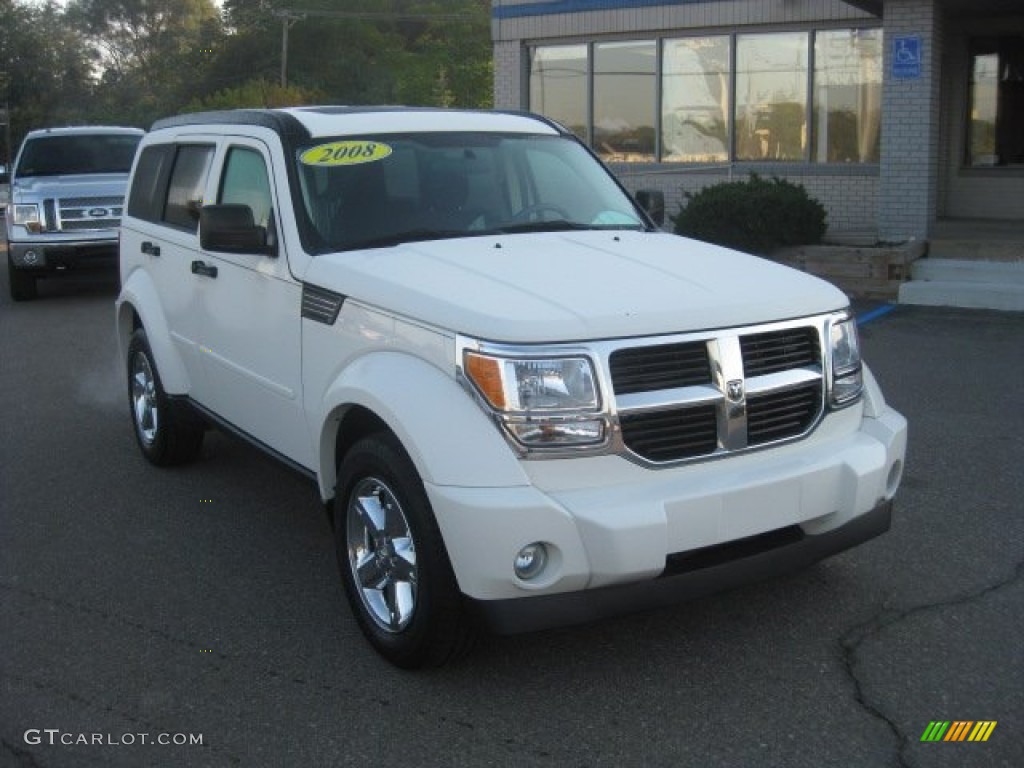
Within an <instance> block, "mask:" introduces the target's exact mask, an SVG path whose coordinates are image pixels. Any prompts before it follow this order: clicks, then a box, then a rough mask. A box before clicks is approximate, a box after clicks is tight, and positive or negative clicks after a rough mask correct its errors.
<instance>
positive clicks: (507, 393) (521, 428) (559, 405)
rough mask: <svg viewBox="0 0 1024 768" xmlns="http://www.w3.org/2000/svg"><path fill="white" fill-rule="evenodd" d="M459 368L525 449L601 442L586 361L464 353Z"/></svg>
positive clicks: (592, 378)
mask: <svg viewBox="0 0 1024 768" xmlns="http://www.w3.org/2000/svg"><path fill="white" fill-rule="evenodd" d="M463 366H464V370H465V374H466V377H467V378H468V379H469V381H470V382H472V384H473V386H474V387H475V388H476V390H477V392H478V393H479V394H480V395H481V396H482V398H483V399H484V400H485V401H486V402H487V404H488V405H489V406H490V407H491V409H493V411H494V412H495V413H496V414H497V415H498V416H499V418H500V419H501V421H502V423H503V425H504V426H505V428H506V429H507V430H508V432H509V434H511V435H512V437H514V438H515V440H516V441H517V442H519V443H520V444H522V445H523V446H525V447H527V448H558V447H572V446H585V445H594V444H596V443H601V442H603V441H604V438H605V419H604V417H603V416H602V415H601V414H600V408H601V398H600V394H599V392H598V387H597V383H596V377H595V375H594V366H593V364H592V363H591V361H590V359H589V358H587V357H582V356H566V357H536V358H534V357H511V356H510V357H505V356H502V355H497V354H490V353H485V352H479V351H473V350H469V349H467V350H465V352H464V357H463Z"/></svg>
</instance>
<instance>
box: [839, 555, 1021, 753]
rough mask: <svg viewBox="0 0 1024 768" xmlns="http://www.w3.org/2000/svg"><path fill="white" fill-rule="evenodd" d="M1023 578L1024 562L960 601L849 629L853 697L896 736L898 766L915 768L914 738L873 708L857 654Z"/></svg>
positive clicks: (845, 657)
mask: <svg viewBox="0 0 1024 768" xmlns="http://www.w3.org/2000/svg"><path fill="white" fill-rule="evenodd" d="M1021 576H1024V560H1022V561H1020V562H1018V563H1017V565H1016V566H1014V568H1013V571H1012V572H1011V573H1010V574H1009V575H1008V576H1006V577H1005V578H1003V579H1000V580H999V581H995V582H992V583H990V584H987V585H986V586H984V587H982V588H981V589H978V590H976V591H974V592H969V593H967V594H965V595H958V596H956V597H950V598H947V599H945V600H936V601H934V602H931V603H923V604H921V605H915V606H914V607H913V608H908V609H906V610H904V611H899V612H892V611H886V610H882V611H880V612H879V613H877V614H875V616H873V617H872V618H871V619H869V620H868V621H865V622H863V623H861V624H858V625H856V626H855V627H852V628H851V629H848V630H847V631H846V632H845V633H843V635H842V636H841V637H840V638H839V647H840V651H841V661H842V664H843V669H845V670H846V674H847V676H849V678H850V680H851V682H852V683H853V689H854V692H853V695H854V699H855V701H856V702H857V704H859V705H860V707H861V708H862V709H863V710H864V711H865V712H867V713H868V714H869V715H871V716H872V717H875V718H877V719H878V720H881V721H882V722H883V723H884V724H885V725H886V727H887V728H888V729H889V730H890V731H891V732H892V734H893V736H894V737H895V738H896V741H897V744H898V745H899V747H898V749H897V750H896V765H897V767H898V768H912V766H911V764H910V763H909V762H907V757H906V751H907V749H908V747H909V746H910V744H911V741H910V738H909V737H908V736H907V734H905V733H903V731H902V730H900V727H899V725H897V723H896V721H895V720H893V719H892V718H891V717H889V716H888V715H886V714H885V712H884V711H882V709H881V707H880V706H876V705H875V704H872V703H871V701H869V700H868V695H867V693H866V692H865V690H864V684H863V683H862V682H861V680H860V678H859V677H858V676H857V654H858V652H859V650H860V647H861V646H862V645H863V644H864V642H865V641H866V640H868V639H869V638H871V637H875V636H877V635H880V634H882V632H884V631H885V630H887V629H889V628H890V627H893V626H895V625H896V624H899V623H901V622H903V621H906V620H907V619H910V618H913V617H915V616H918V615H919V614H922V613H927V612H929V611H933V610H942V609H945V608H950V607H953V606H956V605H965V604H967V603H972V602H975V601H977V600H980V599H982V598H984V597H987V596H988V595H990V594H992V593H993V592H997V591H998V590H1000V589H1003V588H1004V587H1008V586H1010V585H1011V584H1013V583H1014V582H1015V581H1018V580H1019V579H1020V578H1021Z"/></svg>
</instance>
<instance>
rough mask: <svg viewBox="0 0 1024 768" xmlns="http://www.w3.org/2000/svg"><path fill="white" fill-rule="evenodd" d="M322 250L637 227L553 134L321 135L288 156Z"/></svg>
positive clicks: (606, 185)
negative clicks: (504, 234)
mask: <svg viewBox="0 0 1024 768" xmlns="http://www.w3.org/2000/svg"><path fill="white" fill-rule="evenodd" d="M296 163H297V168H298V172H299V173H298V176H299V180H300V184H301V191H302V198H303V203H304V205H305V209H306V214H307V216H308V218H309V221H310V223H311V224H312V227H313V229H314V230H315V232H316V233H317V235H318V236H319V239H320V241H321V243H322V244H323V246H324V248H325V249H326V250H345V249H352V248H369V247H385V246H389V245H397V244H399V243H401V242H408V241H412V240H429V239H437V238H443V237H463V236H471V235H483V234H493V233H501V232H526V231H553V230H562V229H565V230H568V229H642V228H643V227H644V223H643V221H642V219H641V217H640V215H639V214H638V213H637V210H636V208H635V206H634V205H633V203H632V201H631V200H630V199H629V198H628V197H627V196H626V195H625V194H623V192H622V190H621V189H620V188H619V187H618V185H617V184H616V183H615V182H614V181H613V180H612V178H611V177H610V175H609V174H608V173H607V172H606V171H605V170H604V168H603V167H601V165H600V164H599V163H597V162H596V161H595V160H594V158H593V157H591V155H590V154H589V153H588V152H587V151H586V150H585V149H584V148H583V147H582V146H580V145H579V144H578V143H576V142H575V141H572V140H570V139H567V138H564V137H559V136H535V135H527V134H490V133H434V134H415V135H407V134H403V135H382V136H378V137H374V136H367V137H358V138H354V137H340V138H337V139H319V140H317V141H316V142H315V143H313V144H310V145H308V146H305V147H302V148H300V149H299V150H298V151H297V152H296Z"/></svg>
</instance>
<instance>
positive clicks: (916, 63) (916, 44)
mask: <svg viewBox="0 0 1024 768" xmlns="http://www.w3.org/2000/svg"><path fill="white" fill-rule="evenodd" d="M892 76H893V77H894V78H896V79H897V80H917V79H918V78H920V77H921V36H920V35H897V36H896V37H894V38H893V40H892Z"/></svg>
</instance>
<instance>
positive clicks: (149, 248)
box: [140, 240, 160, 256]
mask: <svg viewBox="0 0 1024 768" xmlns="http://www.w3.org/2000/svg"><path fill="white" fill-rule="evenodd" d="M140 250H141V251H142V252H143V253H148V254H149V255H150V256H159V255H160V246H159V245H153V244H152V243H151V242H149V240H146V241H145V242H143V243H142V247H141V248H140Z"/></svg>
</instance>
